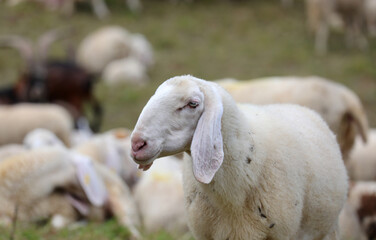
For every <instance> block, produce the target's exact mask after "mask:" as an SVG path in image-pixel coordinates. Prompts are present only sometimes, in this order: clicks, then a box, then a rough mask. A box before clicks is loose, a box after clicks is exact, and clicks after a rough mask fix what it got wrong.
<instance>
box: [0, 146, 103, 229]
mask: <svg viewBox="0 0 376 240" xmlns="http://www.w3.org/2000/svg"><path fill="white" fill-rule="evenodd" d="M71 193H73V194H74V195H72V196H71V195H70V194H71ZM59 194H60V197H62V198H67V196H71V198H70V199H69V198H67V199H68V201H67V199H58V195H59ZM74 196H81V198H80V199H88V200H89V201H90V203H91V204H92V205H94V206H103V204H104V203H105V201H106V199H107V192H106V188H105V185H104V183H103V181H102V179H101V178H100V177H98V174H97V173H96V172H95V169H94V168H93V166H92V164H91V161H90V160H89V159H88V158H86V157H84V156H81V155H78V154H77V153H72V152H70V151H67V150H66V149H64V148H61V147H50V148H40V149H36V150H33V151H28V152H25V153H22V154H18V155H14V156H11V157H10V158H7V159H6V160H4V161H2V162H1V163H0V203H1V204H0V216H1V220H0V222H1V223H2V224H6V225H9V224H10V223H11V222H12V219H13V217H14V214H16V213H17V216H18V219H19V220H21V221H32V220H35V219H38V218H41V217H43V218H46V217H51V216H48V215H47V214H52V213H56V214H62V215H63V216H66V214H64V212H65V213H66V212H68V213H69V214H68V216H72V215H71V214H70V213H71V210H70V208H71V207H70V205H73V206H74V205H75V204H74V203H78V202H79V201H80V200H76V201H74V199H75V198H74ZM51 197H52V198H51ZM68 202H71V204H70V205H69V204H68ZM56 204H58V205H59V206H61V205H62V204H63V205H65V206H68V209H66V208H63V209H59V208H58V207H54V206H56ZM34 206H35V208H34ZM55 210H58V211H57V212H54V211H55ZM78 210H80V207H78ZM68 219H71V217H68Z"/></svg>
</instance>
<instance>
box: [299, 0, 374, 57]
mask: <svg viewBox="0 0 376 240" xmlns="http://www.w3.org/2000/svg"><path fill="white" fill-rule="evenodd" d="M306 12H307V18H308V22H309V25H310V28H311V30H312V31H313V33H314V35H315V50H316V53H318V54H325V53H326V52H327V48H328V46H327V45H328V39H329V35H330V30H331V29H330V28H331V26H332V25H334V24H333V23H335V24H336V25H337V26H338V25H342V26H343V29H344V31H345V39H346V44H347V46H348V47H353V46H357V47H359V48H360V49H365V48H366V47H367V46H368V42H367V39H366V37H365V35H364V34H363V32H362V28H363V21H364V0H306ZM338 22H339V24H338Z"/></svg>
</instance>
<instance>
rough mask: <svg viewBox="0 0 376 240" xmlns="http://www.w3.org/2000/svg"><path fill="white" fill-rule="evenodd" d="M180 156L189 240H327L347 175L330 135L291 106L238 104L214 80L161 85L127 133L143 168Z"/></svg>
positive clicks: (304, 110) (317, 121) (183, 80)
mask: <svg viewBox="0 0 376 240" xmlns="http://www.w3.org/2000/svg"><path fill="white" fill-rule="evenodd" d="M182 151H185V152H187V153H188V154H189V155H190V157H188V158H187V159H185V160H184V169H183V177H184V178H183V183H184V193H185V200H186V210H187V217H188V224H189V227H190V230H191V231H192V233H193V236H194V237H195V239H254V240H256V239H306V240H309V239H324V238H325V237H326V238H325V239H337V222H338V214H339V213H340V210H341V209H342V207H343V204H344V202H345V199H346V193H347V186H348V184H347V176H346V169H345V167H344V164H343V161H342V158H341V152H340V150H339V147H338V144H337V142H336V139H335V136H334V135H333V134H332V133H331V131H330V129H329V128H328V126H327V125H326V124H325V122H324V121H323V120H322V119H321V118H320V117H319V116H318V115H317V114H316V113H315V112H313V111H312V110H309V109H307V108H304V107H301V106H298V105H287V104H286V105H282V104H279V105H269V106H256V105H250V104H248V105H247V104H244V105H240V107H238V106H237V105H236V103H235V102H234V100H233V99H232V97H231V96H230V95H229V94H228V93H227V92H226V91H225V90H223V88H221V87H219V86H218V85H217V84H215V83H212V82H208V81H204V80H201V79H198V78H195V77H192V76H189V75H188V76H179V77H174V78H172V79H169V80H167V81H166V82H164V83H163V84H162V85H161V86H159V88H158V89H157V90H156V92H155V94H154V95H153V96H152V97H151V99H150V100H149V102H148V103H147V104H146V106H145V107H144V109H143V110H142V112H141V114H140V117H139V119H138V121H137V124H136V126H135V129H134V131H133V133H132V156H133V158H134V160H135V161H136V162H137V163H138V164H140V167H141V168H143V169H148V168H149V167H150V166H151V165H152V163H153V161H154V160H155V159H156V158H157V157H160V156H166V155H171V154H175V153H179V152H182Z"/></svg>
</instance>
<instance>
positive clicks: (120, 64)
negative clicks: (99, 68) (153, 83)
mask: <svg viewBox="0 0 376 240" xmlns="http://www.w3.org/2000/svg"><path fill="white" fill-rule="evenodd" d="M102 79H103V80H104V82H105V83H106V84H107V85H109V86H117V85H119V84H124V83H129V84H133V85H138V86H143V85H145V84H146V83H147V82H148V81H149V77H148V74H147V69H146V67H145V65H144V64H142V63H141V62H140V61H139V60H137V59H136V58H133V57H126V58H122V59H119V60H114V61H112V62H110V63H109V64H108V65H107V66H106V67H105V68H104V70H103V75H102Z"/></svg>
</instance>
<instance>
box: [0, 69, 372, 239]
mask: <svg viewBox="0 0 376 240" xmlns="http://www.w3.org/2000/svg"><path fill="white" fill-rule="evenodd" d="M249 103H252V104H249ZM295 104H299V105H301V106H297V105H295ZM302 106H305V107H302ZM306 107H307V108H306ZM308 108H310V109H312V110H314V111H312V110H309V109H308ZM316 113H318V114H319V115H321V117H322V118H321V117H319V116H318V114H316ZM0 116H1V119H2V121H3V122H6V124H3V127H2V128H0V132H1V134H0V135H1V139H0V140H1V141H0V144H1V148H0V202H1V204H0V216H1V218H0V223H1V224H2V225H5V226H8V227H12V225H13V224H14V221H15V220H14V219H17V221H20V222H38V221H40V220H49V221H50V222H51V225H52V226H53V227H55V228H62V227H69V226H72V225H74V224H75V223H76V222H77V221H82V220H85V221H105V220H106V219H108V218H109V217H111V216H112V217H114V218H116V220H117V221H118V222H119V224H121V225H123V226H125V227H127V228H128V229H129V230H130V232H131V235H132V237H133V238H135V239H139V238H142V235H143V234H144V233H153V232H157V231H160V230H165V231H168V232H169V233H171V234H172V235H173V236H176V238H179V239H180V238H182V239H184V238H186V237H189V236H191V235H193V237H194V238H195V239H344V240H347V239H374V238H375V237H376V236H375V231H374V229H375V224H376V222H375V219H376V218H375V217H376V216H375V215H374V213H375V211H376V209H375V204H374V201H375V200H376V182H374V181H376V171H374V169H375V167H376V154H375V149H376V135H375V131H374V130H372V131H370V130H369V129H368V123H367V118H366V114H365V111H364V108H363V106H362V104H361V102H360V100H359V98H358V97H357V95H356V94H355V93H354V92H353V91H351V90H350V89H348V88H346V87H345V86H343V85H341V84H338V83H334V82H332V81H330V80H326V79H323V78H320V77H272V78H264V79H253V80H250V81H239V80H235V79H223V80H217V81H204V80H201V79H197V78H195V77H192V76H189V75H187V76H180V77H175V78H172V79H170V80H168V81H166V82H165V83H163V84H162V85H161V86H160V87H159V88H158V89H157V91H156V93H155V95H154V96H153V97H152V98H151V99H150V100H149V102H148V103H147V104H146V106H145V108H144V109H143V111H142V113H141V114H140V117H139V120H138V122H137V124H136V126H135V128H134V130H133V133H132V134H131V130H128V129H112V130H109V131H107V132H104V133H100V134H93V133H91V132H90V131H84V130H75V129H74V127H73V120H72V117H71V115H70V114H69V113H68V112H67V111H66V110H65V109H64V108H63V107H61V106H58V105H53V104H30V103H29V104H28V103H24V104H16V105H9V106H4V105H3V106H1V108H0ZM323 120H324V121H323ZM325 122H326V123H325ZM329 129H330V130H331V131H330V130H329ZM333 133H334V134H333ZM182 152H186V153H184V154H182ZM187 153H188V154H187ZM169 155H171V156H169ZM131 156H132V157H133V159H134V161H133V160H132V158H131ZM163 156H165V157H163ZM159 157H162V158H160V159H157V160H156V161H154V160H155V159H156V158H159ZM136 163H137V164H139V167H138V168H139V169H138V168H137V164H136ZM374 166H375V167H374ZM140 169H141V170H147V171H141V170H140ZM348 176H349V177H350V183H349V184H348ZM141 229H142V230H141Z"/></svg>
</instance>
